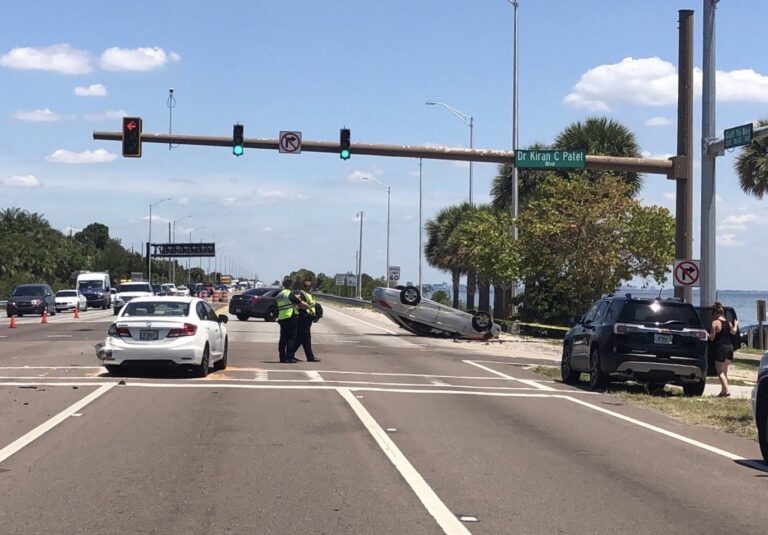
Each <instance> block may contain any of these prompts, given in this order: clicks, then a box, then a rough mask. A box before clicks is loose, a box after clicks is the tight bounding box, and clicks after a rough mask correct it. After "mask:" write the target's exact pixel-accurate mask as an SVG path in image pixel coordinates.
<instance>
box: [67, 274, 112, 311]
mask: <svg viewBox="0 0 768 535" xmlns="http://www.w3.org/2000/svg"><path fill="white" fill-rule="evenodd" d="M76 287H77V289H78V290H79V291H80V293H81V294H83V295H84V296H85V299H86V301H87V302H88V306H89V307H94V308H96V307H99V308H102V309H107V308H109V307H111V306H112V294H111V293H110V290H111V288H112V285H111V284H110V281H109V273H99V272H88V273H80V274H79V275H78V276H77V286H76Z"/></svg>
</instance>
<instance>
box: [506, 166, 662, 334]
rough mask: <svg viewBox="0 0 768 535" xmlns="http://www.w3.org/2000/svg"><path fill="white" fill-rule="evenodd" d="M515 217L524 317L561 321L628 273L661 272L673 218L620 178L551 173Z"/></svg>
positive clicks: (657, 276)
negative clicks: (645, 203)
mask: <svg viewBox="0 0 768 535" xmlns="http://www.w3.org/2000/svg"><path fill="white" fill-rule="evenodd" d="M542 187H543V191H544V193H545V195H543V196H542V197H541V198H540V199H537V200H535V201H532V202H531V203H530V205H529V206H528V208H527V210H526V211H525V213H523V214H521V216H520V219H519V226H520V238H519V240H518V246H519V247H520V266H521V273H522V275H523V276H524V277H525V280H526V289H525V307H524V309H523V315H524V317H525V318H526V319H538V320H543V321H550V322H559V323H562V322H565V321H566V320H567V319H568V318H570V317H572V316H576V315H579V314H581V313H582V312H583V311H584V310H585V309H586V307H587V306H588V305H589V304H590V303H592V302H593V301H594V300H595V299H597V298H599V297H600V296H601V295H603V294H605V293H607V292H611V291H613V290H614V289H615V288H616V287H617V286H618V285H619V283H620V282H621V281H628V280H631V279H632V278H633V277H634V276H642V277H646V276H647V277H652V278H654V279H655V280H656V281H657V282H659V283H663V282H664V281H665V280H666V273H667V269H668V266H669V264H670V263H671V262H672V260H673V258H674V232H675V225H674V218H673V216H672V215H671V213H670V212H669V211H668V210H666V209H664V208H660V207H656V206H651V207H644V206H641V205H640V203H639V202H638V201H636V200H634V199H632V198H631V197H629V195H628V191H629V185H627V184H626V183H625V182H623V181H622V180H621V179H620V178H616V177H607V178H604V179H600V180H597V181H594V180H592V179H591V178H590V177H588V176H586V175H585V174H580V175H576V176H573V177H572V178H571V179H570V180H560V179H557V178H555V177H551V178H550V179H548V180H547V181H546V183H545V184H544V185H543V186H542Z"/></svg>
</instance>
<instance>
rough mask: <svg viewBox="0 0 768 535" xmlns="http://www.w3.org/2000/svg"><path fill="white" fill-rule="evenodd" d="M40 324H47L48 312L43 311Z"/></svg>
mask: <svg viewBox="0 0 768 535" xmlns="http://www.w3.org/2000/svg"><path fill="white" fill-rule="evenodd" d="M40 323H48V311H47V310H45V309H43V319H41V320H40Z"/></svg>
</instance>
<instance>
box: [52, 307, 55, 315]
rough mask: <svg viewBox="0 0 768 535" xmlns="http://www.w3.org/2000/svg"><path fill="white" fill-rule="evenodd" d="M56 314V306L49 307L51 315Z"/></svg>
mask: <svg viewBox="0 0 768 535" xmlns="http://www.w3.org/2000/svg"><path fill="white" fill-rule="evenodd" d="M55 315H56V307H53V308H51V316H55Z"/></svg>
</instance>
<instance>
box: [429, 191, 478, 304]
mask: <svg viewBox="0 0 768 535" xmlns="http://www.w3.org/2000/svg"><path fill="white" fill-rule="evenodd" d="M469 208H470V205H469V204H468V203H464V204H455V205H452V206H448V207H447V208H443V209H442V210H440V211H439V212H438V213H437V215H435V217H434V219H430V220H428V221H427V223H426V225H425V226H424V229H425V230H426V232H427V242H426V244H425V245H424V257H425V258H426V260H427V263H428V264H429V265H430V266H432V267H434V268H437V269H440V270H442V271H449V272H450V273H451V283H452V285H453V308H459V282H460V280H461V275H462V273H463V272H464V271H465V270H464V269H463V268H464V266H462V265H461V263H460V261H459V260H458V259H457V256H456V251H454V250H452V249H451V247H449V245H448V242H449V239H450V237H451V233H452V232H453V230H454V229H455V228H456V227H457V226H458V224H459V223H460V222H461V220H462V219H463V217H464V214H465V212H466V210H467V209H469Z"/></svg>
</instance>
